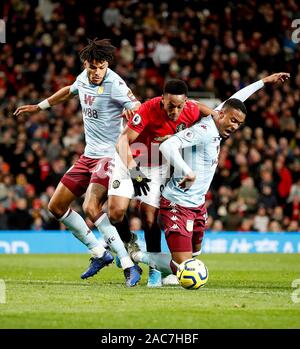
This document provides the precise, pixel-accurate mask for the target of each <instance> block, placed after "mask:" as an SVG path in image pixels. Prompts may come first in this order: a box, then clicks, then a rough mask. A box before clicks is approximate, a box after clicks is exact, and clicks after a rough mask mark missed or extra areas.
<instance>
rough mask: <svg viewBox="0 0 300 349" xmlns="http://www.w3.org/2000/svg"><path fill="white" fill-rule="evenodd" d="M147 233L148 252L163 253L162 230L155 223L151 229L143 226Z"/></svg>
mask: <svg viewBox="0 0 300 349" xmlns="http://www.w3.org/2000/svg"><path fill="white" fill-rule="evenodd" d="M143 230H144V233H145V241H146V247H147V251H150V252H156V253H158V252H161V229H160V227H159V225H158V224H157V223H154V224H153V225H152V227H151V228H149V227H147V226H146V225H145V224H143Z"/></svg>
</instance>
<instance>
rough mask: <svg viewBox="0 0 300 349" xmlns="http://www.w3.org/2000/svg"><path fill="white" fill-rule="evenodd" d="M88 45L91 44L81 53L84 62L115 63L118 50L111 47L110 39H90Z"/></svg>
mask: <svg viewBox="0 0 300 349" xmlns="http://www.w3.org/2000/svg"><path fill="white" fill-rule="evenodd" d="M88 43H89V44H88V45H87V46H85V47H84V48H83V49H82V50H81V51H80V52H79V57H80V59H81V61H82V62H84V61H88V62H89V63H93V61H96V62H103V61H107V62H108V64H111V63H112V62H113V60H114V58H115V50H116V48H115V47H114V46H112V45H111V43H110V40H109V39H102V40H98V39H97V38H95V39H93V40H90V39H88Z"/></svg>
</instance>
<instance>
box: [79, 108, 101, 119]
mask: <svg viewBox="0 0 300 349" xmlns="http://www.w3.org/2000/svg"><path fill="white" fill-rule="evenodd" d="M82 113H83V115H84V116H87V117H89V118H94V119H98V113H97V110H95V109H91V108H83V109H82Z"/></svg>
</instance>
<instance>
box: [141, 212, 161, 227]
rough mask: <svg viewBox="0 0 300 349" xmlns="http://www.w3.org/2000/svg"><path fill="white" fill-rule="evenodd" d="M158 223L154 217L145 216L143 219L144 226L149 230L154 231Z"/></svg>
mask: <svg viewBox="0 0 300 349" xmlns="http://www.w3.org/2000/svg"><path fill="white" fill-rule="evenodd" d="M156 224H158V223H157V219H156V217H155V216H153V215H145V216H144V217H143V226H144V227H146V228H147V229H152V228H153V227H154V226H155V225H156Z"/></svg>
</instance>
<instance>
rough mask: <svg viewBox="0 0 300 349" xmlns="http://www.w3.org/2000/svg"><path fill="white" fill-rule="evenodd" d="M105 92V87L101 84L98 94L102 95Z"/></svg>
mask: <svg viewBox="0 0 300 349" xmlns="http://www.w3.org/2000/svg"><path fill="white" fill-rule="evenodd" d="M103 92H104V87H103V86H99V87H98V95H101V94H102V93H103Z"/></svg>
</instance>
